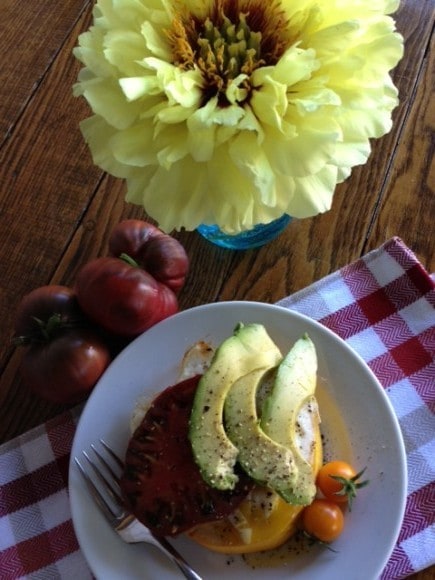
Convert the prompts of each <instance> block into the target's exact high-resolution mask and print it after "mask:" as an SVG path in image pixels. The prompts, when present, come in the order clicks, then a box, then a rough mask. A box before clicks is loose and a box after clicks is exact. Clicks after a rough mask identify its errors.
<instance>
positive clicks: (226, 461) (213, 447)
mask: <svg viewBox="0 0 435 580" xmlns="http://www.w3.org/2000/svg"><path fill="white" fill-rule="evenodd" d="M281 360H282V355H281V352H280V350H279V349H278V347H277V346H276V345H275V343H274V342H273V340H272V339H271V338H270V336H269V335H268V333H267V331H266V329H265V328H264V326H263V325H261V324H246V325H244V324H241V323H240V324H238V325H237V326H236V328H235V330H234V333H233V336H231V337H229V338H227V339H226V340H225V341H224V342H223V343H222V344H221V345H220V346H219V348H218V349H217V350H216V352H215V354H214V357H213V359H212V362H211V365H210V368H209V369H208V370H207V371H206V372H205V373H204V375H203V376H202V378H201V380H200V381H199V384H198V388H197V391H196V394H195V399H194V402H193V406H192V414H191V417H190V425H189V439H190V442H191V445H192V451H193V455H194V458H195V461H196V463H197V464H198V466H199V468H200V471H201V475H202V477H203V478H204V480H205V481H206V482H207V483H208V484H209V485H210V486H211V487H214V488H217V489H221V490H228V489H233V488H234V486H235V484H236V483H237V480H238V477H237V475H236V474H235V472H234V466H235V464H236V462H237V458H238V455H239V450H238V448H237V447H236V446H235V445H234V444H233V443H232V442H231V440H230V439H229V437H228V435H227V433H226V431H225V428H224V422H223V410H224V403H225V399H226V397H227V393H228V391H229V389H230V388H231V386H232V385H233V384H234V383H235V382H236V381H237V380H238V379H239V378H240V377H242V376H244V375H246V374H248V373H250V372H252V371H253V370H256V369H259V368H269V367H271V366H276V365H277V364H278V363H279V362H280V361H281Z"/></svg>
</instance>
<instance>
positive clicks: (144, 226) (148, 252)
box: [109, 219, 189, 293]
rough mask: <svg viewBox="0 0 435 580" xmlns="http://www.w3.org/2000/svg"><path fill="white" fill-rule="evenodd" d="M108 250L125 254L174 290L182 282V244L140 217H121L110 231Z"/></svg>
mask: <svg viewBox="0 0 435 580" xmlns="http://www.w3.org/2000/svg"><path fill="white" fill-rule="evenodd" d="M109 252H110V253H111V254H112V256H116V257H118V258H119V257H121V256H122V255H123V254H127V255H128V256H130V257H131V258H133V260H135V261H136V262H137V263H138V264H139V266H140V267H141V268H143V269H144V270H146V271H147V272H148V273H149V274H151V276H153V277H154V278H155V279H156V280H158V281H159V282H161V283H162V284H165V286H169V288H171V290H173V291H174V292H175V293H177V292H179V290H180V289H181V288H182V287H183V285H184V280H185V278H186V274H187V270H188V266H189V261H188V257H187V254H186V252H185V250H184V248H183V246H182V245H181V244H180V242H178V240H176V239H175V238H173V237H172V236H170V235H168V234H165V233H164V232H162V231H161V230H159V228H157V227H156V226H153V225H152V224H150V223H147V222H144V221H141V220H134V219H131V220H124V221H122V222H120V223H119V224H118V225H117V226H115V228H114V229H113V230H112V233H111V236H110V238H109Z"/></svg>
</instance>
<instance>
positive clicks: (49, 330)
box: [12, 312, 80, 346]
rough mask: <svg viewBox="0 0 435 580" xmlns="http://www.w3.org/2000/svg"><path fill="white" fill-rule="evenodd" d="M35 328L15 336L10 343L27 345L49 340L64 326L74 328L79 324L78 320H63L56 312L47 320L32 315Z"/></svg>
mask: <svg viewBox="0 0 435 580" xmlns="http://www.w3.org/2000/svg"><path fill="white" fill-rule="evenodd" d="M32 320H33V321H34V322H35V325H36V328H35V330H34V331H33V332H29V334H25V335H22V336H15V337H14V338H13V339H12V343H13V344H14V345H15V346H27V345H29V344H34V343H41V342H50V341H51V340H52V339H53V338H54V337H55V336H56V334H58V333H59V332H60V331H61V330H64V329H66V328H75V327H77V326H80V323H79V321H78V320H65V319H64V318H62V315H61V314H59V313H58V312H56V313H54V314H52V315H51V316H50V317H49V318H48V319H47V321H44V320H42V319H41V318H37V317H36V316H32Z"/></svg>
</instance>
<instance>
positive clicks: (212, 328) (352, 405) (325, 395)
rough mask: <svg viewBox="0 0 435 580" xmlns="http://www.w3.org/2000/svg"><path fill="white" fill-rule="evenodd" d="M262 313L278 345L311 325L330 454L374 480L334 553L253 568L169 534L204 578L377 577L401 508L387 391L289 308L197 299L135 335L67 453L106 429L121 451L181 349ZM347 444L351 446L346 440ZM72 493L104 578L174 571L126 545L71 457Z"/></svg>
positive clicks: (398, 457) (400, 464) (400, 471)
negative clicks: (141, 407)
mask: <svg viewBox="0 0 435 580" xmlns="http://www.w3.org/2000/svg"><path fill="white" fill-rule="evenodd" d="M240 321H241V322H245V323H248V322H259V323H262V324H264V325H265V326H266V328H267V330H268V332H269V334H270V335H271V337H272V338H273V339H274V340H275V341H276V343H277V344H278V346H279V347H280V348H281V349H282V351H283V352H286V351H288V350H289V349H290V347H291V346H292V344H293V343H294V341H295V340H296V339H298V338H299V337H300V336H301V335H302V334H303V333H304V332H308V334H309V335H310V337H311V338H312V340H313V341H314V343H315V345H316V348H317V353H318V358H319V375H320V377H321V378H322V385H323V387H322V388H321V393H320V395H321V396H320V397H319V398H320V401H319V404H320V412H321V416H322V425H323V427H322V428H323V430H324V432H325V434H326V441H327V449H329V451H328V453H330V452H331V449H332V450H333V451H334V454H335V455H336V456H337V458H344V459H348V460H351V461H352V462H353V463H354V464H355V466H356V467H358V468H362V467H364V466H367V472H366V475H367V477H368V478H369V479H370V484H369V486H368V487H366V488H364V489H363V490H362V491H361V492H360V494H359V496H358V498H357V500H356V501H355V503H354V506H353V509H352V512H351V513H347V514H346V529H345V532H344V533H343V534H342V536H341V537H340V538H339V539H338V540H337V541H336V542H335V544H334V547H335V549H336V552H332V551H329V550H326V549H317V548H316V549H313V550H312V551H310V552H309V553H305V554H302V555H300V556H297V557H295V558H293V559H292V561H290V562H288V563H286V565H285V566H278V567H269V568H266V569H264V568H260V569H251V568H249V567H248V566H247V564H246V563H244V562H243V560H242V559H241V558H239V557H230V558H229V557H226V556H223V555H219V554H214V553H212V552H209V551H208V550H205V549H203V548H200V547H199V546H196V545H194V544H193V543H191V542H189V541H188V540H187V539H186V538H178V539H177V540H176V541H175V542H174V543H175V545H176V547H177V548H178V549H179V551H180V552H181V553H182V554H183V555H184V556H185V557H186V559H187V560H188V561H189V562H190V563H191V564H192V566H193V567H194V568H195V569H196V571H197V572H198V573H199V574H200V575H201V576H202V577H203V578H204V579H205V580H213V579H216V580H218V579H219V580H220V579H221V578H222V575H223V574H225V577H226V578H227V579H228V580H241V579H242V578H246V576H247V574H249V577H250V578H252V579H254V578H258V579H260V578H261V579H263V578H264V577H265V576H266V575H267V578H268V579H269V580H278V579H281V578H289V577H291V578H292V579H293V580H305V579H306V580H312V579H313V578H316V580H327V579H331V580H332V579H334V580H335V579H336V578H352V580H359V579H361V580H374V579H375V578H377V577H378V576H379V574H380V573H381V571H382V569H383V567H384V566H385V564H386V563H387V561H388V558H389V556H390V554H391V552H392V550H393V548H394V545H395V542H396V539H397V536H398V533H399V530H400V526H401V522H402V518H403V513H404V508H405V499H406V461H405V451H404V445H403V441H402V437H401V433H400V429H399V426H398V422H397V419H396V417H395V415H394V412H393V410H392V407H391V405H390V403H389V401H388V398H387V396H386V394H385V392H384V390H383V388H382V387H381V385H380V384H379V383H378V381H377V380H376V378H375V377H374V375H373V374H372V372H371V371H370V370H369V368H368V367H367V366H366V364H365V363H364V362H363V361H362V359H360V358H359V356H358V355H357V354H355V352H354V351H353V350H351V349H350V348H349V347H348V346H347V345H346V344H345V343H344V342H343V341H342V340H341V339H339V338H338V337H337V336H336V335H335V334H333V333H332V332H330V331H329V330H327V329H326V328H324V327H323V326H321V325H320V324H318V323H316V322H314V321H312V320H311V319H309V318H307V317H305V316H302V315H300V314H297V313H295V312H292V311H290V310H287V309H284V308H281V307H277V306H272V305H267V304H260V303H255V302H220V303H216V304H209V305H205V306H199V307H197V308H193V309H191V310H186V311H184V312H181V313H179V314H177V315H175V316H173V317H171V318H168V319H166V320H164V321H163V322H161V323H159V324H158V325H156V326H154V327H153V328H151V329H150V330H149V331H147V332H146V333H144V334H143V335H141V336H140V337H138V338H137V339H136V340H135V341H133V342H132V343H131V344H130V345H129V346H128V347H127V348H126V349H125V350H124V351H123V352H122V353H121V354H120V355H119V356H118V357H117V358H116V360H115V361H114V362H113V363H112V364H111V365H110V367H109V369H108V370H107V371H106V372H105V374H104V375H103V376H102V378H101V379H100V381H99V383H98V385H97V386H96V388H95V390H94V391H93V393H92V395H91V396H90V398H89V400H88V402H87V404H86V406H85V408H84V410H83V413H82V416H81V418H80V421H79V425H78V428H77V432H76V435H75V439H74V444H73V449H72V454H71V457H72V458H73V457H74V456H76V455H77V456H79V455H81V452H82V450H84V449H88V448H89V446H90V444H91V443H92V442H95V441H97V440H98V439H99V438H100V437H103V438H104V439H105V440H106V441H107V442H108V443H109V444H111V445H112V446H113V447H114V448H115V449H116V450H117V451H118V452H119V453H121V454H123V453H124V450H125V448H126V446H127V442H128V439H129V436H130V433H129V420H130V416H131V413H132V410H133V408H134V406H135V403H136V401H137V399H138V398H139V397H141V395H143V394H144V393H148V394H150V395H154V394H155V393H157V392H158V391H160V390H161V389H163V388H164V387H166V386H168V385H170V384H173V383H174V382H176V380H177V375H178V371H179V363H180V361H181V358H182V356H183V354H184V352H185V351H186V350H187V348H188V347H189V346H191V345H192V344H193V343H194V342H196V341H197V340H200V339H203V340H206V341H209V342H211V343H212V344H214V345H217V344H219V343H220V342H221V341H222V340H223V339H224V338H226V337H228V336H229V335H230V334H231V333H232V331H233V328H234V326H235V325H236V324H237V323H238V322H240ZM349 444H350V445H349ZM69 481H70V483H69V485H70V496H71V508H72V517H73V522H74V527H75V531H76V534H77V537H78V540H79V543H80V546H81V548H82V550H83V552H84V555H85V557H86V559H87V560H88V563H89V565H90V567H91V569H92V571H93V572H94V574H95V575H96V577H97V578H99V579H102V580H112V579H113V580H115V579H116V580H119V579H120V578H122V579H123V580H138V579H153V580H154V579H158V580H170V579H174V580H175V579H177V578H180V577H181V576H180V573H179V571H178V569H177V568H176V567H174V565H173V564H172V563H171V562H169V561H168V560H167V559H166V558H165V557H164V556H161V555H160V554H159V552H158V551H157V550H156V549H155V548H153V547H150V546H147V545H144V544H139V545H127V544H124V543H123V542H122V541H121V540H120V539H119V538H118V537H117V535H116V534H115V533H114V532H113V531H112V530H111V529H110V528H109V526H108V525H107V523H106V521H105V520H104V519H103V517H102V515H101V514H100V513H99V511H98V509H97V508H96V506H95V505H94V503H93V501H92V499H91V498H90V496H89V494H88V491H87V489H86V488H85V486H84V484H83V482H82V480H81V478H80V475H79V473H78V472H77V469H76V466H75V465H74V463H73V462H71V465H70V480H69Z"/></svg>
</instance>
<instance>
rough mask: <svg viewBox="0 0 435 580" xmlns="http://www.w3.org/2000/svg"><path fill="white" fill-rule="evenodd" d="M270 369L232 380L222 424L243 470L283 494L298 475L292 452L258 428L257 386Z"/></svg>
mask: <svg viewBox="0 0 435 580" xmlns="http://www.w3.org/2000/svg"><path fill="white" fill-rule="evenodd" d="M269 371H270V368H265V369H257V370H255V371H252V372H250V373H248V374H246V375H244V376H243V377H240V378H239V379H238V380H237V381H236V382H235V383H234V384H233V386H232V387H231V389H230V391H229V393H228V395H227V398H226V401H225V426H226V429H227V433H228V436H229V437H230V439H231V441H232V442H233V443H234V445H235V446H236V447H237V448H238V450H239V455H238V461H239V463H240V465H241V466H242V468H243V469H244V470H245V471H246V473H247V474H248V475H249V476H250V477H252V479H254V480H255V481H256V482H257V483H258V484H260V485H263V486H267V487H270V488H271V489H273V490H274V491H276V492H277V493H279V494H280V495H286V494H287V493H288V490H293V488H294V486H295V484H296V481H297V479H298V469H297V467H296V464H295V460H294V458H293V453H292V451H291V450H289V449H288V448H287V447H285V446H284V445H281V444H280V443H277V442H276V441H274V440H273V439H271V438H270V437H269V436H268V435H267V434H266V433H265V432H264V431H263V430H262V429H261V427H260V420H259V417H258V416H257V401H256V399H257V390H258V388H259V385H260V383H261V382H262V380H263V379H264V377H265V375H266V374H267V373H268V372H269Z"/></svg>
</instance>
